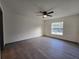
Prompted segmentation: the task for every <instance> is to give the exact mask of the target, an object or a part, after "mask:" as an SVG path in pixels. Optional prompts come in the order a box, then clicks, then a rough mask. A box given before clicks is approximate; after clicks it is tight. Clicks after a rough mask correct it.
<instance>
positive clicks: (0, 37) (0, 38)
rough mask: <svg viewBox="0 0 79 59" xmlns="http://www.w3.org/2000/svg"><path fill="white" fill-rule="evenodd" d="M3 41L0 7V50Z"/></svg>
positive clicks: (0, 10) (0, 11)
mask: <svg viewBox="0 0 79 59" xmlns="http://www.w3.org/2000/svg"><path fill="white" fill-rule="evenodd" d="M3 47H4V41H3V13H2V9H1V8H0V50H3Z"/></svg>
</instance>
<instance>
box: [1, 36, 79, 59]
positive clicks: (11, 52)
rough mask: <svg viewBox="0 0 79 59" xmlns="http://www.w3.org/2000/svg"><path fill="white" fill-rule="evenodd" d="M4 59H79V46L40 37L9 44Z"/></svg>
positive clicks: (3, 54)
mask: <svg viewBox="0 0 79 59" xmlns="http://www.w3.org/2000/svg"><path fill="white" fill-rule="evenodd" d="M2 59H79V45H77V44H74V43H69V42H65V41H62V40H58V39H54V38H48V37H38V38H33V39H29V40H24V41H19V42H15V43H12V44H7V45H6V46H5V49H4V50H3V52H2Z"/></svg>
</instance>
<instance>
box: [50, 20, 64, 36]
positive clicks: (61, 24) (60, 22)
mask: <svg viewBox="0 0 79 59" xmlns="http://www.w3.org/2000/svg"><path fill="white" fill-rule="evenodd" d="M53 25H59V26H60V27H61V28H62V32H55V31H53V30H52V29H53ZM56 27H57V26H56ZM56 27H55V28H56ZM55 28H54V29H55ZM58 28H59V27H58ZM63 28H64V22H63V21H59V22H52V23H51V34H54V35H63V31H64V30H63Z"/></svg>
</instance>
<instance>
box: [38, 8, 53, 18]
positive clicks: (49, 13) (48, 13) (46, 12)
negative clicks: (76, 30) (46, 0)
mask: <svg viewBox="0 0 79 59" xmlns="http://www.w3.org/2000/svg"><path fill="white" fill-rule="evenodd" d="M50 10H51V9H49V10H47V11H45V10H43V11H39V13H41V15H39V16H43V18H45V17H48V16H49V17H52V15H51V14H52V13H54V11H50Z"/></svg>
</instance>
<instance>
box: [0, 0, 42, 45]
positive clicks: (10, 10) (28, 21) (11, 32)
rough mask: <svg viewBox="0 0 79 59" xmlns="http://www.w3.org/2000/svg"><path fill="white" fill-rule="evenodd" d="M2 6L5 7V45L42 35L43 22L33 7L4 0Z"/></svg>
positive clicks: (19, 2) (20, 2)
mask: <svg viewBox="0 0 79 59" xmlns="http://www.w3.org/2000/svg"><path fill="white" fill-rule="evenodd" d="M27 3H28V2H27ZM1 4H2V7H3V23H4V24H3V25H4V43H5V44H6V43H11V42H15V41H20V40H25V39H30V38H34V37H39V36H41V35H42V30H41V24H42V20H41V19H39V18H37V17H35V16H36V15H35V14H33V12H34V11H33V12H32V10H33V8H32V7H31V5H30V6H29V5H24V2H22V1H14V0H12V1H10V0H7V1H3V0H2V1H1ZM28 4H29V3H28ZM25 7H26V8H25ZM20 8H21V9H20ZM30 8H32V9H30Z"/></svg>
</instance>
